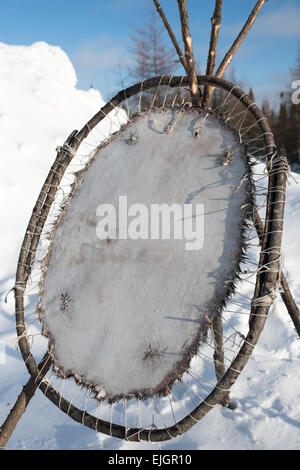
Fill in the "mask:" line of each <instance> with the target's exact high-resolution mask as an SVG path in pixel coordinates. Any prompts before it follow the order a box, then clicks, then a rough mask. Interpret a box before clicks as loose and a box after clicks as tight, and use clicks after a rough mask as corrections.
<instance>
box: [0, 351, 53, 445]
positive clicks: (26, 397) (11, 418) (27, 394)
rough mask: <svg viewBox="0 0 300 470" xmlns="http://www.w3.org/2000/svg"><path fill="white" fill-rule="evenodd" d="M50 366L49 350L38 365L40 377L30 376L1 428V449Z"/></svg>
mask: <svg viewBox="0 0 300 470" xmlns="http://www.w3.org/2000/svg"><path fill="white" fill-rule="evenodd" d="M50 366H51V358H50V356H49V354H48V352H47V353H46V354H45V356H44V357H43V359H42V360H41V362H40V364H39V366H38V367H39V371H40V373H39V375H38V377H36V378H33V377H30V379H29V380H28V382H27V383H26V384H25V385H24V387H23V389H22V392H21V393H20V395H19V396H18V398H17V400H16V402H15V404H14V406H13V407H12V409H11V410H10V413H9V415H8V416H7V418H6V420H5V421H4V423H3V425H2V426H1V428H0V450H2V449H3V448H4V447H5V445H6V444H7V441H8V440H9V438H10V436H11V435H12V433H13V431H14V430H15V428H16V426H17V424H18V422H19V420H20V418H21V416H22V415H23V413H24V412H25V410H26V408H27V405H28V403H29V402H30V400H31V398H32V397H33V395H34V394H35V392H36V390H37V388H38V387H39V385H40V383H41V381H42V380H43V378H44V377H45V375H46V374H47V372H48V370H49V368H50Z"/></svg>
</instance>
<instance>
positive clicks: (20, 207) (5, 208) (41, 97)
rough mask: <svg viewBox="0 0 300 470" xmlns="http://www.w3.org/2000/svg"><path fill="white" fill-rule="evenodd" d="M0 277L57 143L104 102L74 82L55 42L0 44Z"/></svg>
mask: <svg viewBox="0 0 300 470" xmlns="http://www.w3.org/2000/svg"><path fill="white" fill-rule="evenodd" d="M0 63H1V68H0V129H1V132H0V149H1V153H0V164H1V173H0V198H1V208H0V211H1V212H0V217H1V221H2V224H1V252H2V255H1V265H0V278H1V279H2V278H6V277H8V276H11V274H12V273H13V272H14V269H15V265H16V261H17V255H18V250H19V247H20V242H21V240H22V237H23V235H24V229H25V227H26V224H27V222H28V219H29V216H30V213H31V211H32V207H33V205H34V202H35V200H36V198H37V195H38V192H39V190H40V188H41V184H42V182H43V180H44V178H45V177H46V175H47V173H48V171H49V168H50V165H51V164H52V162H53V160H54V158H55V155H56V152H55V148H56V146H57V145H62V144H63V142H64V140H65V139H66V137H67V136H68V135H69V134H70V133H71V132H72V131H73V130H74V129H80V128H81V126H83V125H84V124H85V123H86V121H87V120H88V119H89V118H90V117H91V116H92V115H93V114H94V113H95V112H96V111H97V110H98V109H99V108H100V107H101V106H102V105H103V104H104V103H103V100H102V98H101V95H100V93H99V92H98V91H96V90H94V89H90V90H89V91H82V90H78V89H77V88H76V73H75V70H74V68H73V66H72V64H71V62H70V60H69V59H68V57H67V55H66V54H65V53H64V52H63V51H62V50H61V49H60V48H59V47H55V46H49V45H48V44H46V43H44V42H38V43H35V44H33V45H32V46H29V47H27V46H8V45H6V44H2V43H1V44H0Z"/></svg>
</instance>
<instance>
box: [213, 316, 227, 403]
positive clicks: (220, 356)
mask: <svg viewBox="0 0 300 470" xmlns="http://www.w3.org/2000/svg"><path fill="white" fill-rule="evenodd" d="M212 327H213V332H214V364H215V371H216V377H217V381H218V382H219V381H220V380H221V379H222V377H223V376H224V375H225V366H224V344H223V325H222V316H221V314H220V313H219V312H218V313H216V315H215V316H214V319H213V324H212ZM220 403H221V405H222V406H228V405H229V403H230V396H229V392H227V393H226V395H224V397H223V398H222V400H221V401H220Z"/></svg>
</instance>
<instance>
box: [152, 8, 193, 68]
mask: <svg viewBox="0 0 300 470" xmlns="http://www.w3.org/2000/svg"><path fill="white" fill-rule="evenodd" d="M153 3H154V5H155V6H156V9H157V12H158V14H159V16H160V17H161V19H162V21H163V23H164V25H165V28H166V30H167V32H168V34H169V36H170V38H171V41H172V43H173V46H174V47H175V49H176V52H177V54H178V57H179V60H180V62H181V63H182V65H183V67H184V70H185V71H186V73H188V72H187V66H186V60H185V57H184V55H183V52H182V50H181V49H180V46H179V44H178V42H177V39H176V37H175V34H174V33H173V31H172V28H171V26H170V24H169V22H168V20H167V18H166V15H165V14H164V12H163V9H162V7H161V6H160V4H159V2H158V1H157V0H153Z"/></svg>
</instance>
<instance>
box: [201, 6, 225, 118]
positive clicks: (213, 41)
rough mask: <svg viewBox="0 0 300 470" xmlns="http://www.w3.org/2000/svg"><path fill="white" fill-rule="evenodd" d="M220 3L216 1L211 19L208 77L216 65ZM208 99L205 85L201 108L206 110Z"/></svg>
mask: <svg viewBox="0 0 300 470" xmlns="http://www.w3.org/2000/svg"><path fill="white" fill-rule="evenodd" d="M222 3H223V0H216V3H215V10H214V13H213V16H212V18H211V35H210V43H209V51H208V57H207V66H206V75H207V76H208V77H212V76H213V73H214V68H215V63H216V51H217V44H218V37H219V31H220V26H221V20H222ZM209 97H210V87H209V86H207V85H206V86H205V87H204V95H203V101H202V106H203V108H204V109H206V108H207V105H208V101H209Z"/></svg>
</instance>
